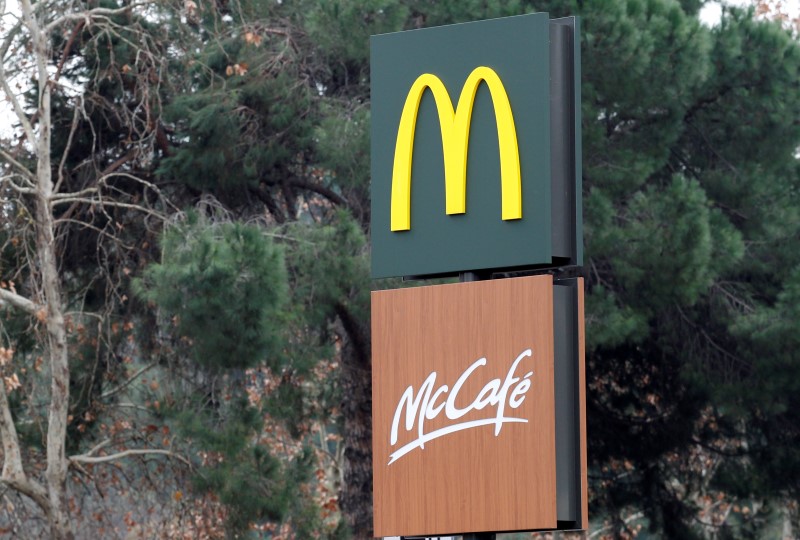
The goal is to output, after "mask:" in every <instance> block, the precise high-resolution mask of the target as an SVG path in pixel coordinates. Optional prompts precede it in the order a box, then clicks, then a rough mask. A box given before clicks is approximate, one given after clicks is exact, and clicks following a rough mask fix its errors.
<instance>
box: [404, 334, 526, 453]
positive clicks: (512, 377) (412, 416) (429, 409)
mask: <svg viewBox="0 0 800 540" xmlns="http://www.w3.org/2000/svg"><path fill="white" fill-rule="evenodd" d="M532 356H533V352H532V351H531V349H525V350H524V351H522V352H521V353H520V354H519V356H517V358H516V360H514V362H513V363H512V364H511V367H510V368H509V370H508V373H507V374H506V376H505V378H504V379H492V380H490V381H489V382H487V383H486V384H485V385H484V386H483V388H481V390H480V391H479V392H478V393H477V395H476V396H475V397H474V399H473V400H472V401H471V402H469V404H468V405H466V406H465V407H459V406H458V403H463V397H462V396H460V394H461V390H462V388H463V386H464V385H465V384H466V382H467V381H468V380H469V379H470V378H471V377H473V376H478V375H479V372H478V369H479V368H481V367H483V366H485V365H486V364H487V360H486V358H479V359H478V360H476V361H475V362H473V363H472V365H470V366H469V367H468V368H467V369H466V370H465V371H464V372H463V373H462V374H461V376H460V377H459V378H458V379H457V380H456V382H455V383H454V384H453V386H452V388H451V387H450V386H448V385H447V384H442V385H440V386H438V387H437V383H436V379H437V376H438V374H437V373H436V372H435V371H433V372H431V373H430V375H428V377H427V378H426V379H425V381H424V382H423V383H422V384H421V385H420V386H419V390H418V391H415V390H414V386H413V385H412V386H409V387H408V388H406V389H405V391H404V392H403V395H402V396H401V397H400V401H399V402H398V404H397V408H396V409H395V413H394V418H393V420H392V431H391V439H390V442H391V445H392V446H394V445H396V444H397V440H398V431H399V429H400V422H401V420H402V419H403V417H405V422H404V424H405V430H406V431H412V430H414V428H415V427H416V434H417V438H416V439H414V440H413V441H411V442H409V443H407V444H405V445H403V446H401V447H400V448H398V449H397V450H395V451H394V452H392V454H391V455H390V456H389V458H390V459H389V464H390V465H391V464H392V463H394V462H395V461H397V460H398V459H400V458H401V457H403V456H404V455H406V454H407V453H409V452H411V451H412V450H414V449H416V448H420V449H424V448H425V443H427V442H430V441H432V440H434V439H438V438H439V437H443V436H445V435H449V434H451V433H455V432H457V431H463V430H465V429H471V428H479V427H482V426H490V425H493V426H494V435H495V437H497V436H499V435H500V430H501V429H502V428H503V424H507V423H513V422H522V423H527V422H528V420H527V419H526V418H520V417H511V416H505V413H506V406H508V407H509V408H511V409H517V408H519V406H520V405H522V403H523V401H525V395H526V394H527V393H528V390H530V388H531V381H530V378H531V377H532V376H533V371H528V372H527V373H525V374H524V375H522V376H521V377H519V376H517V375H516V372H517V368H518V367H519V365H520V363H521V362H522V361H523V360H524V359H525V358H528V357H532ZM476 372H478V373H476ZM486 407H494V415H493V416H491V417H489V418H481V419H473V420H466V421H463V422H455V421H457V420H460V419H461V418H463V417H465V416H467V415H468V414H470V413H472V412H474V411H482V410H483V409H485V408H486ZM404 411H405V414H403V413H404ZM442 412H444V415H445V417H447V419H448V420H450V421H454V423H451V424H449V425H447V426H445V427H442V428H439V429H436V430H433V431H429V432H427V433H426V432H425V422H426V421H427V420H434V419H436V418H437V417H438V416H439V415H440V414H441V413H442Z"/></svg>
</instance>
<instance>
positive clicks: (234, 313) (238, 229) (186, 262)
mask: <svg viewBox="0 0 800 540" xmlns="http://www.w3.org/2000/svg"><path fill="white" fill-rule="evenodd" d="M162 250H163V259H162V261H161V263H158V264H153V265H151V266H150V267H149V268H148V270H147V272H146V274H145V277H144V280H143V281H141V282H140V284H139V289H140V290H141V291H142V296H143V297H144V298H145V299H147V300H149V301H151V302H153V303H155V304H156V305H158V306H159V307H160V308H162V309H163V310H164V311H165V312H166V313H165V315H166V316H167V317H168V318H171V319H173V320H174V321H175V326H176V329H177V332H178V335H179V336H182V337H185V338H187V339H188V345H189V348H190V351H191V352H190V355H191V357H192V358H193V360H194V361H196V362H198V363H199V364H201V365H202V366H204V367H207V368H211V369H224V368H242V367H248V366H253V365H257V364H261V363H266V364H267V365H270V366H276V365H279V363H280V362H278V361H276V360H275V358H276V357H278V356H279V355H280V348H281V345H282V342H281V336H280V335H281V332H282V321H281V319H282V316H281V312H282V310H283V309H284V305H285V303H286V299H287V291H286V269H285V266H284V260H283V251H282V250H281V248H280V247H279V246H276V245H275V244H274V243H273V242H272V241H271V240H270V238H269V237H267V236H265V235H264V233H263V231H261V230H260V229H259V228H257V227H254V226H248V225H243V224H240V223H222V224H210V223H206V222H204V221H203V220H201V219H199V217H198V216H197V215H196V214H191V215H190V217H189V219H187V221H186V223H184V224H180V225H176V226H174V227H171V228H169V229H167V231H166V232H165V234H164V237H163V245H162Z"/></svg>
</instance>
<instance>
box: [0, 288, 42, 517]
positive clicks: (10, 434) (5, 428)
mask: <svg viewBox="0 0 800 540" xmlns="http://www.w3.org/2000/svg"><path fill="white" fill-rule="evenodd" d="M0 290H2V289H0ZM0 438H1V439H2V444H3V473H2V477H0V483H4V484H6V485H8V486H9V487H11V488H13V489H15V490H17V491H19V492H20V493H23V494H25V495H27V496H28V497H30V498H31V499H33V500H34V501H35V502H36V503H37V504H39V506H41V507H42V509H43V510H44V511H45V512H46V513H49V508H50V505H49V502H48V500H47V492H46V491H45V489H44V487H42V486H41V485H40V484H39V483H38V482H35V481H33V480H30V479H29V478H28V477H27V476H26V475H25V470H24V469H23V468H22V455H21V453H20V449H19V437H18V436H17V428H16V427H15V426H14V418H13V417H12V416H11V408H10V407H9V406H8V396H7V395H6V388H5V384H4V383H3V381H0Z"/></svg>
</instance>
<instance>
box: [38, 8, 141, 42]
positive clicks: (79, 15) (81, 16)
mask: <svg viewBox="0 0 800 540" xmlns="http://www.w3.org/2000/svg"><path fill="white" fill-rule="evenodd" d="M151 3H152V2H140V3H133V4H130V5H127V6H125V7H122V8H114V9H111V8H93V9H86V10H82V11H76V12H74V13H66V14H64V15H62V16H61V17H59V18H57V19H55V20H53V21H51V22H50V23H49V24H48V25H47V26H45V27H44V29H43V31H44V32H45V33H46V34H49V33H50V32H52V31H53V30H55V29H56V28H58V27H59V26H61V25H63V24H65V23H67V22H69V21H84V22H85V23H86V24H91V22H92V19H97V18H107V17H113V16H114V15H122V14H123V13H127V12H129V11H131V10H132V9H134V8H137V7H142V6H146V5H149V4H151Z"/></svg>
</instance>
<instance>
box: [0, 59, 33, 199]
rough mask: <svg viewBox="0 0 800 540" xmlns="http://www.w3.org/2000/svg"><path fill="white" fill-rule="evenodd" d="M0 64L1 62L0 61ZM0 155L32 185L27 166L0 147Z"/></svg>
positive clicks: (31, 174)
mask: <svg viewBox="0 0 800 540" xmlns="http://www.w3.org/2000/svg"><path fill="white" fill-rule="evenodd" d="M0 65H2V64H1V63H0ZM0 157H2V158H3V159H4V160H6V161H7V162H8V163H9V164H10V165H12V166H13V167H14V168H15V169H17V170H18V171H19V173H20V174H21V175H22V176H24V177H25V178H27V179H28V180H29V181H30V182H31V186H33V182H35V181H36V175H35V174H33V173H32V172H31V170H30V169H29V168H28V167H26V166H25V165H23V164H22V163H20V162H19V161H17V160H16V159H14V157H13V156H12V155H11V154H9V153H8V152H6V151H5V150H3V149H2V148H0Z"/></svg>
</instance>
